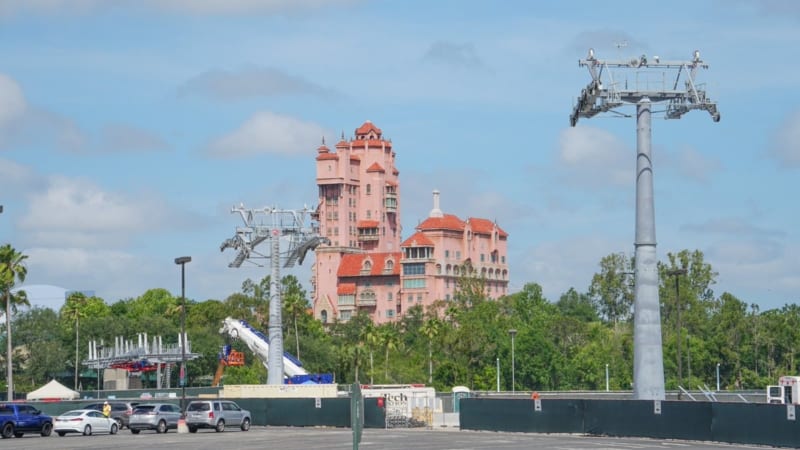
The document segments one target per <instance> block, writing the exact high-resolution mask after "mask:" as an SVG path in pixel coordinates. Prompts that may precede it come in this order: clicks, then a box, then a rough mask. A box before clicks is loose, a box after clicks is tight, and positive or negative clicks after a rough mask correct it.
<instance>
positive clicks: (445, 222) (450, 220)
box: [417, 214, 464, 231]
mask: <svg viewBox="0 0 800 450" xmlns="http://www.w3.org/2000/svg"><path fill="white" fill-rule="evenodd" d="M417 230H419V231H425V230H451V231H464V222H462V221H461V219H459V218H458V217H456V216H454V215H452V214H445V215H444V216H443V217H428V218H427V219H425V221H424V222H422V223H421V224H419V225H417Z"/></svg>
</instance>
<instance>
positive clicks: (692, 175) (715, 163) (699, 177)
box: [674, 147, 723, 183]
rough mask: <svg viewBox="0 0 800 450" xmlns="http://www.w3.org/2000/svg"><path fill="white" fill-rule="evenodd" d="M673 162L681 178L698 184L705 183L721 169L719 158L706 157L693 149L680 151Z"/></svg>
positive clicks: (687, 148)
mask: <svg viewBox="0 0 800 450" xmlns="http://www.w3.org/2000/svg"><path fill="white" fill-rule="evenodd" d="M674 162H675V164H676V166H677V169H678V172H679V173H680V174H681V175H682V176H683V177H685V178H687V179H689V180H693V181H696V182H699V183H707V182H708V181H709V178H710V176H711V175H713V174H714V173H715V172H718V171H719V170H721V169H722V167H723V165H722V161H720V160H719V158H713V157H707V156H705V155H704V154H703V153H700V152H699V151H697V150H696V149H695V148H693V147H686V148H684V149H683V150H681V151H680V152H679V153H678V155H677V158H676V159H675V161H674Z"/></svg>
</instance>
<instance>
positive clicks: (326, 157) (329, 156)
mask: <svg viewBox="0 0 800 450" xmlns="http://www.w3.org/2000/svg"><path fill="white" fill-rule="evenodd" d="M334 159H335V160H338V159H339V155H338V154H337V153H320V154H319V155H318V156H317V161H325V160H334Z"/></svg>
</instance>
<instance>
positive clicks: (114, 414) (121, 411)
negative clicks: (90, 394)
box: [83, 400, 139, 430]
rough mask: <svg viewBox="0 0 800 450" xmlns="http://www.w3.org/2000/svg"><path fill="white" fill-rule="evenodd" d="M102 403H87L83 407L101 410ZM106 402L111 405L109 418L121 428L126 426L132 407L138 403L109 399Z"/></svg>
mask: <svg viewBox="0 0 800 450" xmlns="http://www.w3.org/2000/svg"><path fill="white" fill-rule="evenodd" d="M103 403H104V402H98V403H89V404H88V405H84V407H83V409H93V410H95V411H101V412H102V411H103ZM108 404H109V405H111V418H112V419H114V420H116V421H117V426H118V427H119V429H120V430H121V429H123V428H126V427H127V426H128V421H129V420H130V418H131V414H132V413H133V409H134V408H136V405H138V404H139V403H138V402H120V401H113V400H110V401H109V402H108Z"/></svg>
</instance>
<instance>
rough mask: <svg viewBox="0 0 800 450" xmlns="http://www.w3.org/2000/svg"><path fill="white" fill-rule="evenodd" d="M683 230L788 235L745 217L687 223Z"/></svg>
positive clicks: (745, 234) (738, 234)
mask: <svg viewBox="0 0 800 450" xmlns="http://www.w3.org/2000/svg"><path fill="white" fill-rule="evenodd" d="M681 230H686V231H692V232H698V233H716V234H728V235H736V236H763V237H768V236H772V237H775V236H786V233H785V232H784V231H781V230H773V229H767V228H761V227H758V226H755V225H753V224H752V223H749V222H748V221H746V220H744V219H741V218H736V217H726V218H718V219H710V220H707V221H706V222H703V223H691V224H686V225H683V226H681Z"/></svg>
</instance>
